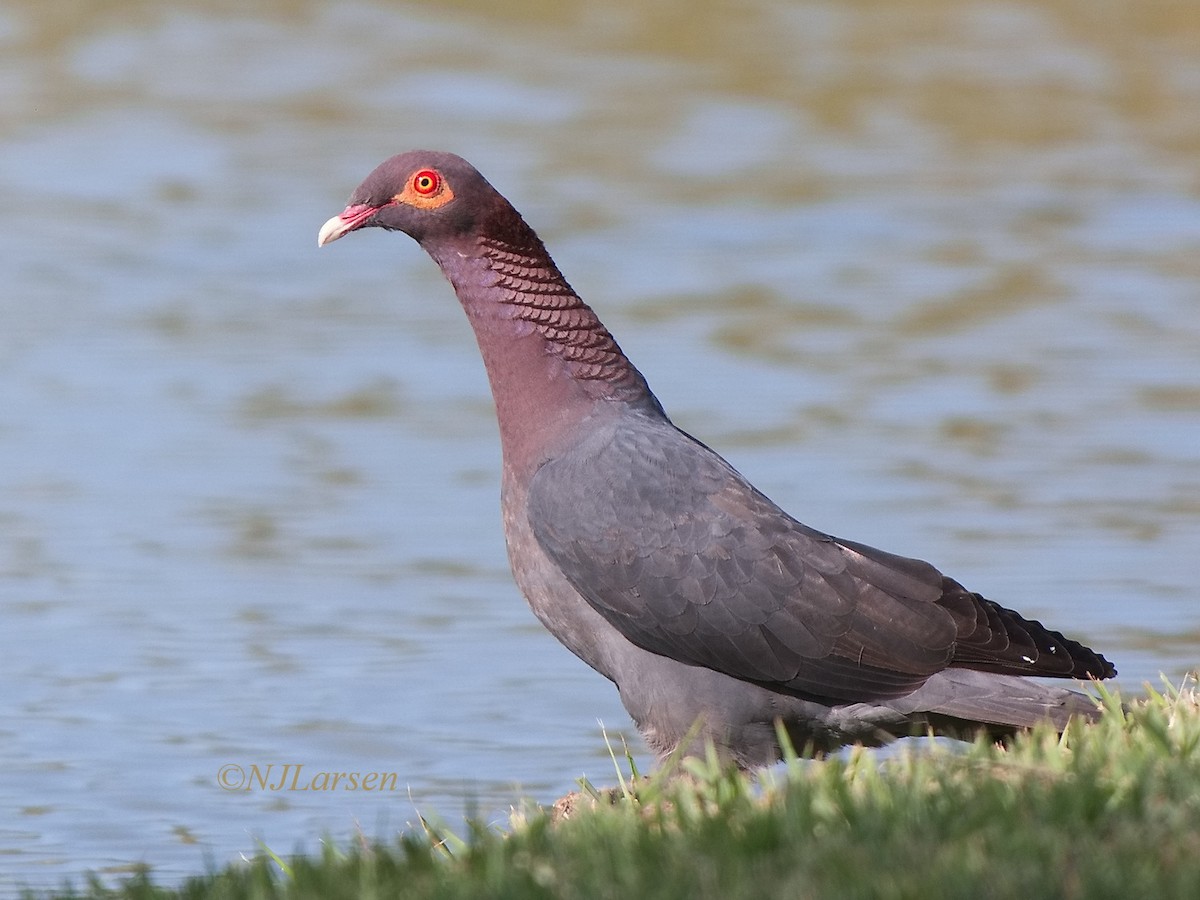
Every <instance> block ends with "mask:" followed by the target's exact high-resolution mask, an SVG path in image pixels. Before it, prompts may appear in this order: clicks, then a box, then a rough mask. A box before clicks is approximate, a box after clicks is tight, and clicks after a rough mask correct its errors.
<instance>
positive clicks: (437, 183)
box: [412, 169, 442, 197]
mask: <svg viewBox="0 0 1200 900" xmlns="http://www.w3.org/2000/svg"><path fill="white" fill-rule="evenodd" d="M441 186H442V176H441V175H439V174H438V173H437V172H435V171H433V169H422V170H421V171H420V172H418V173H417V174H416V175H414V176H413V177H412V189H413V190H414V191H416V192H417V193H418V194H420V195H421V196H422V197H431V196H433V195H434V194H436V193H437V191H438V188H440V187H441Z"/></svg>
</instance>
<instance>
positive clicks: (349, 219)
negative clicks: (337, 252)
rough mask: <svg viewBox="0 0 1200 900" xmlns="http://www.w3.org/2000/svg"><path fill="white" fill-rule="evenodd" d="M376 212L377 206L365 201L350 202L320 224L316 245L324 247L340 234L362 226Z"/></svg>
mask: <svg viewBox="0 0 1200 900" xmlns="http://www.w3.org/2000/svg"><path fill="white" fill-rule="evenodd" d="M377 212H379V207H378V206H371V205H369V204H366V203H351V204H350V205H349V206H347V207H346V208H345V209H344V210H342V211H341V212H340V213H338V215H336V216H334V217H333V218H332V219H330V220H329V221H328V222H326V223H325V224H324V225H322V226H321V230H320V231H319V232H317V246H318V247H324V246H325V245H326V244H328V243H331V242H332V241H336V240H337V239H338V238H340V237H341V236H342V235H344V234H348V233H349V232H351V231H354V230H355V229H356V228H362V227H363V225H365V224H366V222H367V219H369V218H371V216H373V215H375V213H377Z"/></svg>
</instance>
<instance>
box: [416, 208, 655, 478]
mask: <svg viewBox="0 0 1200 900" xmlns="http://www.w3.org/2000/svg"><path fill="white" fill-rule="evenodd" d="M518 221H519V227H514V228H513V229H511V231H510V232H509V233H507V234H505V236H504V237H495V236H487V237H481V236H473V237H471V238H467V239H464V240H462V241H456V242H453V243H450V244H447V245H445V246H439V247H429V248H427V249H428V250H429V251H430V254H431V255H432V256H433V258H434V259H435V260H436V261H437V263H438V264H439V265H440V266H441V268H442V271H443V272H444V273H445V275H446V277H447V278H448V279H449V281H450V283H451V284H452V285H453V286H454V290H455V293H456V294H457V295H458V299H459V301H460V302H461V303H462V306H463V309H464V310H466V313H467V317H468V319H469V320H470V322H471V326H472V328H473V329H474V331H475V337H476V340H477V341H478V342H479V349H480V352H481V354H482V355H483V362H484V365H485V366H486V368H487V373H488V379H489V381H490V382H491V386H492V396H493V398H494V399H495V402H496V414H497V418H498V420H499V424H500V437H501V441H502V443H503V449H504V455H505V459H506V460H507V461H508V462H509V463H510V464H517V465H521V464H522V463H528V464H530V465H537V464H539V463H540V461H541V458H542V457H543V454H544V453H545V452H547V450H548V449H549V448H548V445H552V444H553V443H554V442H555V439H556V438H558V437H561V436H563V435H567V434H569V433H570V428H571V426H572V425H573V424H575V423H577V422H578V421H579V420H581V419H582V418H584V417H586V416H588V415H591V414H593V413H595V412H596V411H597V407H609V408H612V407H635V408H638V409H641V410H644V411H646V412H652V413H654V414H659V415H661V414H662V408H661V406H659V404H658V401H657V400H656V399H655V398H654V395H653V394H651V393H650V389H649V387H648V386H647V385H646V380H645V378H643V377H642V374H641V373H640V372H639V371H638V370H637V369H636V368H634V366H633V364H632V363H631V362H630V361H629V359H628V358H627V357H626V356H625V354H624V353H623V352H621V348H620V347H619V346H618V345H617V342H616V341H615V340H614V339H613V336H612V335H611V334H609V332H608V329H607V328H605V327H604V325H603V323H601V321H600V319H599V318H598V317H597V316H596V314H595V313H594V312H593V311H592V309H591V307H589V306H588V305H587V304H586V303H584V302H583V301H582V300H580V299H579V297H578V296H577V295H576V294H575V292H574V291H573V290H572V289H571V286H570V285H569V284H567V282H566V279H564V278H563V276H562V274H561V273H560V272H559V271H558V268H557V267H556V266H555V265H554V261H553V260H552V259H551V258H550V255H549V254H548V253H547V252H546V248H545V247H544V246H543V244H542V242H541V240H540V239H539V238H538V237H537V235H536V234H534V233H533V231H532V230H531V229H530V228H529V227H528V226H527V225H526V224H525V223H524V221H520V220H518ZM614 411H617V410H615V409H614Z"/></svg>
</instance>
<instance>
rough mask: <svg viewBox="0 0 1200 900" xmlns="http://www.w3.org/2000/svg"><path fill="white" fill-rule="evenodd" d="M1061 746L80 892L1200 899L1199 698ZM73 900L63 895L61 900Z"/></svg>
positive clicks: (863, 769) (730, 789)
mask: <svg viewBox="0 0 1200 900" xmlns="http://www.w3.org/2000/svg"><path fill="white" fill-rule="evenodd" d="M1106 702H1108V704H1109V712H1108V714H1107V715H1106V716H1105V717H1104V718H1103V719H1102V721H1101V722H1099V723H1098V724H1095V725H1089V726H1084V725H1080V726H1077V727H1074V728H1072V730H1071V731H1070V732H1069V733H1068V734H1066V735H1065V736H1063V737H1062V738H1059V737H1058V736H1057V735H1054V734H1052V733H1047V732H1041V733H1035V734H1031V735H1027V736H1023V737H1022V738H1020V739H1018V740H1017V741H1016V742H1014V743H1013V744H1012V745H1011V746H1010V747H1009V748H1007V749H999V748H996V747H994V746H991V745H989V744H986V743H982V742H981V743H979V744H976V745H973V746H971V747H969V748H966V749H965V750H964V749H963V748H962V747H961V746H960V747H957V748H950V747H946V746H942V745H932V746H931V745H930V744H928V743H922V744H920V745H919V747H918V748H914V749H905V750H901V751H899V752H889V753H888V754H885V755H884V756H883V757H880V756H879V755H878V754H876V753H871V752H863V751H853V752H851V753H849V754H847V755H846V756H845V757H840V758H838V759H830V760H823V761H819V762H812V763H808V762H800V763H795V764H793V765H792V766H791V767H790V771H789V772H787V773H786V774H785V773H782V772H781V771H779V770H776V772H775V773H771V775H770V776H769V777H764V779H763V783H762V784H756V783H755V782H754V781H753V780H752V779H748V778H747V777H745V776H742V775H738V774H736V773H729V772H722V771H720V770H719V769H717V768H716V767H715V766H709V765H703V764H695V765H693V766H691V771H692V775H693V778H691V779H687V780H685V779H674V780H672V781H669V782H666V781H661V780H660V781H653V782H651V783H649V784H643V785H642V786H641V787H640V788H639V790H638V791H637V792H633V791H632V790H630V791H626V792H622V791H620V790H618V791H617V792H616V794H617V796H616V798H615V801H614V802H611V803H609V802H601V803H595V802H592V801H589V800H587V799H586V798H585V801H584V802H582V803H580V804H579V806H578V808H577V809H576V810H575V811H574V812H573V813H572V814H571V815H570V816H569V817H568V818H566V819H564V820H559V821H553V820H552V816H551V814H550V812H549V811H542V810H538V811H533V812H526V813H524V814H521V815H517V816H514V818H513V822H512V828H511V830H509V831H507V832H506V833H504V834H501V833H498V832H496V831H494V830H487V829H480V830H478V831H477V832H476V833H474V834H471V835H468V836H465V840H462V841H460V840H458V839H456V838H453V837H452V836H448V835H443V836H442V837H443V838H445V840H441V841H439V840H438V839H437V838H438V836H437V835H435V834H433V833H432V832H428V833H426V832H418V833H414V834H409V835H406V836H404V837H402V838H401V839H400V840H399V841H398V842H396V843H395V844H392V845H390V846H377V847H372V848H343V849H327V850H326V852H325V854H324V855H323V856H321V857H318V858H298V859H293V860H288V861H286V862H284V863H283V864H282V865H281V864H280V862H279V861H276V860H273V859H270V858H263V859H260V860H257V861H255V862H254V863H252V864H249V865H246V864H239V865H236V866H231V867H230V868H228V869H225V870H222V871H220V872H217V873H213V874H211V875H208V876H204V877H199V878H195V879H192V880H190V881H188V882H187V883H186V884H185V885H184V886H182V888H180V889H178V890H168V889H165V888H159V887H155V886H154V885H153V884H152V883H151V881H150V880H149V879H137V880H135V881H132V882H130V883H128V884H126V885H125V886H124V887H123V888H122V889H120V890H116V891H106V890H105V889H103V888H102V887H100V886H99V885H93V886H91V887H90V888H86V889H84V890H83V892H82V893H81V894H80V895H79V896H88V897H129V898H133V897H137V898H150V897H155V898H157V897H189V898H268V897H297V898H299V897H313V898H317V897H319V898H341V897H345V898H370V897H393V896H416V897H461V898H479V897H513V898H530V897H533V898H537V897H546V898H550V897H553V898H570V897H612V898H621V900H627V898H657V897H662V898H667V897H681V898H682V897H688V898H696V897H700V898H704V897H712V898H722V900H731V898H739V897H746V898H751V897H753V898H756V900H761V898H766V897H781V898H782V897H787V898H796V897H837V898H844V897H871V898H878V897H920V898H922V900H925V898H936V897H971V898H977V897H1020V898H1037V897H1087V898H1097V897H1121V898H1127V897H1156V898H1157V897H1187V898H1194V897H1200V697H1198V696H1197V694H1196V693H1194V692H1191V691H1187V692H1183V693H1177V692H1169V693H1167V694H1165V695H1158V694H1152V695H1151V696H1150V697H1149V698H1148V699H1146V700H1141V701H1137V702H1136V703H1134V704H1132V708H1131V709H1129V710H1128V711H1127V712H1122V710H1121V708H1120V704H1119V703H1118V702H1117V701H1116V700H1115V699H1114V698H1111V697H1110V698H1108V699H1107V701H1106ZM63 896H68V895H63Z"/></svg>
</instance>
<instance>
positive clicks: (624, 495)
mask: <svg viewBox="0 0 1200 900" xmlns="http://www.w3.org/2000/svg"><path fill="white" fill-rule="evenodd" d="M528 514H529V518H530V523H531V525H532V528H533V532H534V534H535V536H536V538H537V540H538V542H539V544H540V545H541V547H542V549H543V550H544V551H545V552H546V554H547V555H548V556H549V557H550V559H551V560H553V561H554V562H555V563H556V564H557V565H558V566H559V568H560V569H561V570H562V572H563V574H564V575H565V576H566V578H567V579H568V580H569V581H570V583H571V584H572V586H574V587H575V589H576V590H578V591H579V593H580V594H581V595H582V596H583V597H584V599H585V600H587V602H588V603H589V604H590V605H591V606H592V607H593V608H595V609H596V611H597V612H599V613H600V614H601V615H602V616H604V618H605V619H607V620H608V621H609V622H610V623H611V624H612V625H613V626H614V627H616V628H617V629H618V630H619V631H621V632H622V633H623V634H624V635H625V636H626V637H627V638H628V639H629V640H630V641H632V642H633V643H635V644H637V645H639V646H641V647H643V648H644V649H646V650H649V651H651V652H653V653H658V654H660V655H664V656H669V657H672V658H674V659H678V660H680V661H682V662H686V663H689V664H692V665H699V666H705V667H708V668H711V669H715V670H717V671H721V672H724V673H726V674H728V675H731V676H734V677H736V678H741V679H745V680H750V681H757V682H765V683H773V684H777V685H780V686H782V687H785V688H787V689H790V690H794V691H797V692H802V693H809V694H816V695H820V696H824V697H831V698H839V699H849V700H859V699H867V698H886V697H898V696H902V695H904V694H907V693H909V692H911V691H913V690H915V689H916V688H918V687H920V685H921V684H923V683H924V681H925V680H926V679H927V678H928V677H929V676H930V675H931V674H933V673H934V672H938V671H940V670H942V669H944V668H946V667H947V666H949V665H951V664H957V665H963V666H970V667H972V668H979V669H985V670H990V671H1000V672H1016V673H1020V674H1034V673H1037V674H1048V675H1060V676H1061V675H1072V674H1078V673H1079V672H1080V671H1083V670H1082V669H1081V665H1082V664H1077V663H1076V661H1075V660H1074V659H1073V658H1072V654H1070V653H1069V652H1067V651H1068V650H1069V649H1071V648H1078V649H1080V650H1082V651H1084V652H1086V653H1089V654H1090V651H1087V650H1086V648H1082V647H1080V645H1078V644H1075V643H1074V642H1071V641H1066V639H1064V638H1062V636H1061V635H1058V634H1057V633H1054V632H1049V631H1046V630H1045V629H1043V628H1042V626H1040V625H1039V624H1038V623H1035V622H1028V621H1027V620H1025V619H1022V618H1021V617H1020V616H1018V615H1017V614H1016V613H1012V612H1010V611H1009V610H1005V609H1003V608H1002V607H999V606H997V605H996V604H994V603H991V602H990V601H987V600H984V599H982V598H980V597H979V596H978V595H976V594H971V593H969V592H967V591H966V590H965V589H963V588H962V587H961V586H960V585H958V584H957V582H954V581H953V580H951V579H948V578H946V577H945V576H943V575H942V574H941V573H940V572H938V570H937V569H935V568H934V567H933V566H931V565H929V564H928V563H925V562H921V561H919V560H913V559H906V558H903V557H899V556H893V555H891V554H887V553H883V552H882V551H879V550H874V549H872V548H870V547H866V546H863V545H859V544H852V543H850V542H845V541H839V540H837V539H835V538H833V537H831V536H829V535H826V534H822V533H821V532H819V531H815V530H813V529H811V528H808V527H807V526H805V525H803V524H801V523H800V522H798V521H796V520H795V519H793V518H792V517H791V516H789V515H788V514H787V513H785V512H784V511H783V510H782V509H780V508H779V507H778V506H776V505H775V504H774V503H773V502H771V500H769V499H768V498H767V497H766V496H764V495H763V494H762V493H761V492H759V491H758V490H757V489H755V488H754V487H753V486H752V485H751V484H750V483H749V482H747V481H746V480H745V479H744V478H743V477H742V476H741V475H740V474H738V472H737V471H735V470H734V469H733V468H732V467H731V466H730V465H729V464H728V463H726V462H725V461H724V460H723V459H721V457H719V456H718V455H717V454H715V453H713V452H712V451H711V450H709V449H708V448H707V447H705V446H704V445H703V444H701V443H700V442H698V441H696V440H694V439H693V438H691V437H689V436H688V435H686V434H684V433H683V432H681V431H679V430H678V429H676V428H675V427H674V426H673V425H672V424H671V423H670V422H669V421H667V420H665V419H658V418H656V417H650V416H641V415H626V416H623V417H621V418H619V419H616V420H615V421H614V422H612V423H610V424H609V425H607V426H604V427H599V428H595V429H593V430H592V431H591V433H590V434H589V435H588V437H587V438H585V439H584V440H583V441H582V442H581V443H580V444H579V445H578V446H577V447H575V448H574V449H573V450H571V451H570V452H568V453H567V454H565V455H563V456H561V457H559V458H557V459H555V460H553V461H551V462H548V463H546V464H545V465H543V466H542V467H541V468H540V469H539V470H538V472H537V474H536V475H535V476H534V478H533V480H532V482H531V484H530V491H529V500H528ZM1064 648H1066V649H1064ZM1091 657H1092V660H1093V661H1094V660H1097V659H1098V660H1099V661H1100V662H1101V663H1103V664H1104V665H1107V662H1106V661H1104V660H1103V659H1102V658H1100V657H1097V656H1096V655H1095V654H1092V655H1091ZM1088 665H1092V662H1089V663H1088ZM1096 665H1099V663H1096ZM1108 668H1109V669H1111V666H1109V667H1108ZM1099 677H1104V675H1100V676H1099Z"/></svg>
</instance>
